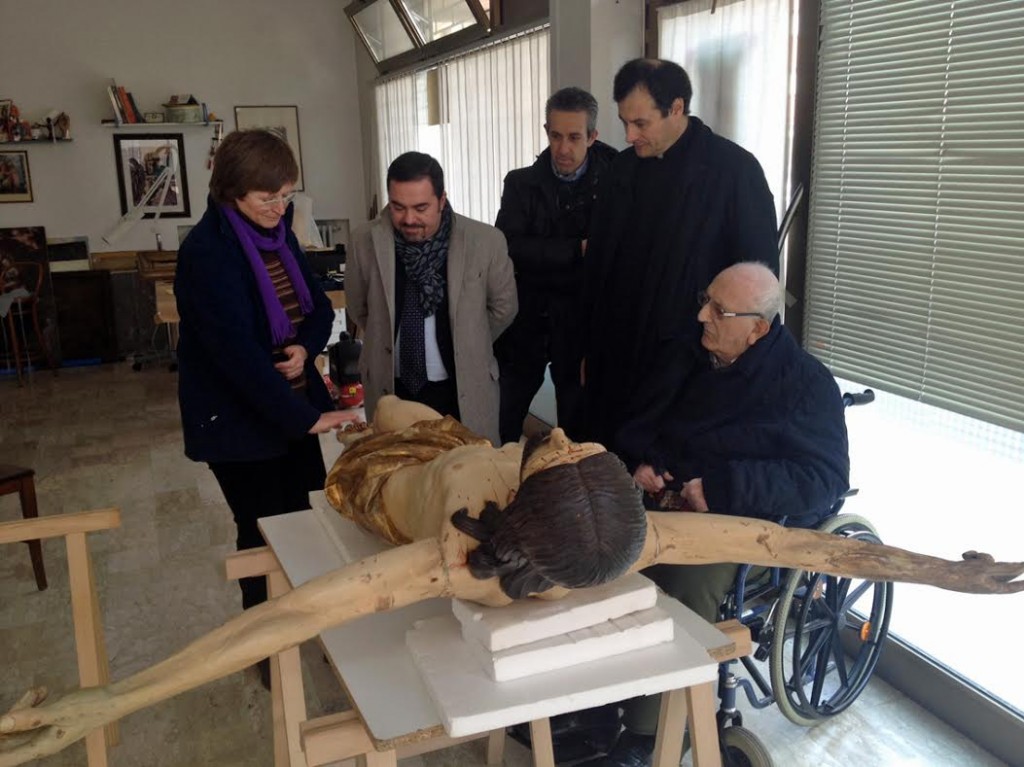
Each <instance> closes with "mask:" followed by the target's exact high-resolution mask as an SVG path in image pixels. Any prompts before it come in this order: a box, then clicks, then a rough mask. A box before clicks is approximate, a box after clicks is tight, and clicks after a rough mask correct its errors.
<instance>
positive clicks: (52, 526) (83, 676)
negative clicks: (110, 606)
mask: <svg viewBox="0 0 1024 767" xmlns="http://www.w3.org/2000/svg"><path fill="white" fill-rule="evenodd" d="M120 526H121V512H120V511H119V510H118V509H98V510H96V511H82V512H79V513H77V514H61V515H55V516H49V517H40V518H36V519H27V520H24V521H20V522H3V523H0V544H3V543H23V542H26V541H38V540H42V539H46V538H61V537H63V538H64V542H65V545H66V546H67V552H68V580H69V581H70V584H71V614H72V618H73V622H74V627H75V649H76V652H77V655H78V680H79V684H81V686H82V687H100V686H103V685H106V684H108V683H109V682H110V666H109V663H108V660H107V643H106V640H105V639H104V636H103V620H102V619H101V617H100V602H99V597H98V596H97V594H96V574H95V572H94V571H93V566H92V558H91V557H90V556H89V545H88V542H87V541H86V538H85V536H86V535H87V534H88V533H94V532H98V531H100V530H111V529H113V528H116V527H120ZM119 740H120V737H119V735H118V728H117V723H112V724H108V725H107V726H106V727H104V728H102V729H96V730H93V731H92V732H91V733H89V734H88V735H86V736H85V754H86V761H87V763H88V765H89V767H107V748H108V747H113V746H116V745H117V744H118V742H119Z"/></svg>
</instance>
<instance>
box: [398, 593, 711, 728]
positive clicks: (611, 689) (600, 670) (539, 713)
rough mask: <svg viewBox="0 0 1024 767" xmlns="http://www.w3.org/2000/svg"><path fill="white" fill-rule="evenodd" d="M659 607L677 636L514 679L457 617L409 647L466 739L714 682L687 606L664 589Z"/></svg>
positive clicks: (448, 720)
mask: <svg viewBox="0 0 1024 767" xmlns="http://www.w3.org/2000/svg"><path fill="white" fill-rule="evenodd" d="M658 607H660V608H661V609H663V610H665V611H666V612H667V613H668V614H669V615H670V616H672V619H673V620H674V621H675V622H676V623H677V624H678V625H677V626H676V630H675V636H674V637H673V639H672V641H671V642H663V643H661V644H657V645H654V646H653V647H646V648H644V649H642V650H636V651H635V652H628V653H623V654H622V655H617V656H615V657H614V658H604V659H601V660H595V661H590V662H588V663H582V664H580V665H577V666H570V667H568V668H558V669H555V670H552V671H549V672H547V673H545V674H537V675H536V676H531V677H527V678H525V679H514V680H511V681H507V682H495V681H494V680H493V679H491V677H490V676H489V675H488V674H487V672H486V671H484V669H483V668H481V666H480V665H479V664H478V663H477V662H476V659H475V658H474V657H473V655H474V653H473V651H472V650H471V649H470V647H469V645H468V644H467V643H466V641H465V640H463V638H462V636H461V634H460V632H459V624H458V621H456V620H455V619H454V618H452V617H450V616H445V617H439V618H428V619H426V620H424V621H422V622H420V623H418V624H417V626H416V628H415V629H414V630H412V631H410V632H409V633H408V634H407V635H406V645H407V647H408V648H409V651H410V653H411V656H412V659H413V662H414V664H415V666H416V667H417V668H418V669H419V671H420V673H421V674H422V675H423V680H424V682H425V683H426V687H427V689H428V691H429V694H430V697H431V698H433V700H434V703H435V705H436V706H437V710H438V713H440V715H441V719H442V722H443V723H444V727H445V730H446V731H447V732H448V734H449V735H451V736H452V737H461V736H463V735H474V734H476V733H480V732H487V731H489V730H496V729H498V728H501V727H507V726H508V725H512V724H518V723H519V722H531V721H533V720H535V719H541V718H543V717H549V716H555V715H556V714H563V713H565V712H567V711H579V710H582V709H584V708H591V707H592V706H600V705H602V704H604V703H611V702H612V701H617V700H626V699H628V698H633V697H636V696H637V695H650V694H652V693H656V692H663V691H665V690H675V689H679V688H682V687H688V686H690V685H694V684H701V683H704V682H710V681H712V680H714V679H715V678H716V676H717V674H718V664H717V663H715V661H713V660H712V659H711V657H710V656H709V655H708V653H707V651H706V650H705V649H704V648H703V647H702V646H701V645H700V644H699V643H698V642H697V641H696V640H694V639H693V638H692V637H691V636H690V635H689V633H688V632H687V631H686V630H685V629H684V628H682V625H684V624H683V623H681V621H682V620H683V619H684V616H683V615H681V612H682V610H683V609H684V608H683V607H682V605H680V604H679V603H678V602H675V600H673V599H671V598H670V597H666V596H664V595H659V598H658ZM392 700H393V699H392ZM393 702H394V701H393Z"/></svg>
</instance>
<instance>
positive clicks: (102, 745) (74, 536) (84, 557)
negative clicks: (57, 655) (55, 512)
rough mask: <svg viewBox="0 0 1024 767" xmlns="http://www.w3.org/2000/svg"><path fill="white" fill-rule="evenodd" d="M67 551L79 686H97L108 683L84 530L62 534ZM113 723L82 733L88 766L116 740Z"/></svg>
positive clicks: (101, 761)
mask: <svg viewBox="0 0 1024 767" xmlns="http://www.w3.org/2000/svg"><path fill="white" fill-rule="evenodd" d="M65 543H66V546H67V551H68V580H70V582H71V614H72V616H73V617H72V623H73V625H74V629H75V649H76V652H77V654H78V679H79V681H80V682H81V685H82V687H100V686H102V685H105V684H109V683H110V666H109V664H108V661H107V646H106V641H105V639H104V635H103V621H102V620H100V608H99V598H98V596H97V594H96V574H95V572H94V571H93V567H92V558H91V557H90V556H89V549H88V546H87V544H86V540H85V533H71V534H70V535H68V536H67V537H66V538H65ZM119 740H120V738H119V734H118V729H117V723H116V722H115V723H113V724H108V725H107V726H106V727H105V728H102V729H97V730H93V731H92V732H91V733H89V734H88V735H86V737H85V753H86V762H87V763H88V765H89V767H106V765H107V763H108V762H107V747H108V746H116V745H117V743H118V742H119Z"/></svg>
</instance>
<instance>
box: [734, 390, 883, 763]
mask: <svg viewBox="0 0 1024 767" xmlns="http://www.w3.org/2000/svg"><path fill="white" fill-rule="evenodd" d="M873 399H874V392H872V391H871V390H870V389H868V390H866V391H864V392H862V393H856V394H850V393H847V394H844V395H843V403H844V404H845V405H846V406H847V407H850V406H853V405H860V404H866V403H868V402H871V401H872V400H873ZM856 493H857V491H856V490H851V491H850V492H848V493H847V494H846V495H845V496H844V497H843V498H840V499H839V500H838V501H837V502H836V504H835V505H834V506H833V507H832V510H831V513H830V515H829V516H828V517H827V518H826V519H825V521H824V522H823V523H822V524H821V525H820V526H819V527H818V528H817V529H818V530H819V531H820V532H824V533H831V534H833V535H842V536H845V537H847V538H854V539H857V540H862V541H868V542H870V543H881V540H880V538H879V536H878V533H877V532H876V531H875V529H874V528H873V527H872V525H871V523H870V522H868V521H867V520H866V519H863V518H862V517H859V516H857V515H855V514H840V513H839V511H840V509H841V508H842V506H843V504H844V502H845V500H846V498H848V497H849V496H851V495H855V494H856ZM892 601H893V584H892V583H889V582H871V581H862V580H857V579H851V578H839V577H836V576H832V575H826V574H823V573H814V572H807V571H804V570H781V569H779V568H772V569H769V570H765V569H764V568H752V567H751V566H750V565H742V566H740V568H739V571H738V572H737V574H736V581H735V584H734V587H733V590H732V591H731V592H730V593H729V594H728V596H727V597H726V599H725V601H724V602H723V604H722V605H721V607H720V608H719V618H720V619H721V620H729V619H736V620H739V622H740V623H742V624H743V625H744V626H746V627H747V629H749V631H750V635H751V639H752V641H753V643H754V644H755V645H756V649H755V651H754V654H753V657H752V658H751V657H750V656H747V657H743V658H740V659H739V661H740V663H742V664H743V667H744V669H745V671H746V673H747V675H748V678H741V677H738V676H737V675H736V674H734V673H733V672H732V667H733V666H734V664H735V663H736V661H735V660H731V661H727V662H725V663H722V664H720V666H719V669H718V696H719V699H720V701H721V705H720V707H719V710H718V713H717V719H718V728H719V740H720V743H721V749H722V757H723V765H724V766H725V767H730V765H731V766H732V767H771V765H772V759H771V755H770V754H769V753H768V751H767V749H766V748H765V747H764V745H763V744H762V743H761V741H760V739H758V738H757V736H756V735H754V733H753V732H751V731H750V730H748V729H746V728H744V727H743V715H742V714H741V713H740V712H739V710H737V708H736V700H737V694H738V692H739V691H740V690H743V692H744V693H745V694H746V696H747V700H748V701H749V702H750V705H751V706H753V707H754V708H756V709H763V708H767V707H768V706H770V705H771V704H772V703H777V704H778V706H779V710H780V711H781V712H782V714H783V715H784V716H785V717H786V718H787V719H789V720H790V721H791V722H794V723H795V724H799V725H803V726H811V725H814V724H817V723H818V722H821V721H823V720H825V719H828V718H830V717H833V716H835V715H836V714H839V713H841V712H842V711H844V710H845V709H846V708H848V707H849V706H850V705H851V704H852V703H853V702H854V701H855V700H856V699H857V697H858V696H859V695H860V694H861V692H863V690H864V688H865V687H866V686H867V683H868V681H869V679H870V678H871V675H872V673H874V670H875V666H876V664H877V663H878V659H879V656H880V654H881V651H882V646H883V645H884V643H885V639H886V637H887V636H888V633H889V618H890V616H891V613H892ZM764 661H768V677H767V678H766V677H765V674H764V673H763V671H762V669H761V668H759V667H758V665H757V663H756V662H761V663H763V662H764Z"/></svg>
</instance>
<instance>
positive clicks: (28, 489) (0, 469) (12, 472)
mask: <svg viewBox="0 0 1024 767" xmlns="http://www.w3.org/2000/svg"><path fill="white" fill-rule="evenodd" d="M34 477H35V472H34V471H33V470H32V469H27V468H25V467H23V466H10V465H7V464H0V495H8V494H9V493H17V494H18V496H19V497H20V500H21V516H22V517H23V518H24V519H35V518H36V517H38V516H39V509H38V508H37V507H36V483H35V479H34ZM25 543H27V544H28V551H29V556H31V557H32V570H33V572H35V575H36V586H38V587H39V590H40V591H43V590H44V589H46V568H45V567H44V566H43V547H42V545H41V544H40V542H39V541H38V540H33V541H25Z"/></svg>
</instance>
